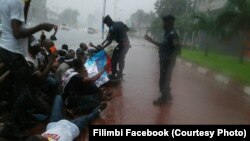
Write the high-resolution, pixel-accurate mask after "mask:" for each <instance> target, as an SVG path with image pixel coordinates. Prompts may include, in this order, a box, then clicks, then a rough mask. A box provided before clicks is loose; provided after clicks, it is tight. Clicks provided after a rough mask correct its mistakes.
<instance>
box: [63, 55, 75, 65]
mask: <svg viewBox="0 0 250 141" xmlns="http://www.w3.org/2000/svg"><path fill="white" fill-rule="evenodd" d="M74 59H75V54H72V53H68V54H66V56H65V60H64V62H65V63H67V64H68V65H69V66H70V67H73V61H74Z"/></svg>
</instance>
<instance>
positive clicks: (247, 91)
mask: <svg viewBox="0 0 250 141" xmlns="http://www.w3.org/2000/svg"><path fill="white" fill-rule="evenodd" d="M178 62H179V63H181V64H183V65H185V66H187V67H188V68H192V69H194V70H195V71H197V72H198V73H200V74H202V75H206V76H208V77H211V78H213V80H215V81H217V82H219V83H222V84H224V85H226V86H228V87H234V88H236V89H238V90H240V91H241V92H243V93H244V94H246V95H249V96H250V86H242V85H241V84H239V83H237V82H235V81H234V80H232V79H230V78H228V77H226V76H224V75H222V74H218V73H214V72H213V71H211V70H209V69H206V68H204V67H201V66H199V65H197V64H194V63H191V62H190V61H187V60H185V59H183V58H178Z"/></svg>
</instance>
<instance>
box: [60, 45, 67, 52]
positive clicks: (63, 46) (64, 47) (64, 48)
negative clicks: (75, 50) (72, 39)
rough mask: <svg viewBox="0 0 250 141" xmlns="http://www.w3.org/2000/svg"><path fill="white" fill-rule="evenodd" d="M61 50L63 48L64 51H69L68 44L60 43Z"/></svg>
mask: <svg viewBox="0 0 250 141" xmlns="http://www.w3.org/2000/svg"><path fill="white" fill-rule="evenodd" d="M62 50H65V51H66V52H68V51H69V46H68V45H67V44H63V45H62Z"/></svg>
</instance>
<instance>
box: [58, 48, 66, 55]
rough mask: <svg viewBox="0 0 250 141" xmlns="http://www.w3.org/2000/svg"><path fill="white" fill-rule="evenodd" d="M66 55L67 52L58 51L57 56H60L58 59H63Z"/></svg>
mask: <svg viewBox="0 0 250 141" xmlns="http://www.w3.org/2000/svg"><path fill="white" fill-rule="evenodd" d="M66 54H67V52H66V51H65V50H62V49H61V50H58V55H59V56H60V57H65V56H66Z"/></svg>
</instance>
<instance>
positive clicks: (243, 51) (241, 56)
mask: <svg viewBox="0 0 250 141" xmlns="http://www.w3.org/2000/svg"><path fill="white" fill-rule="evenodd" d="M245 48H246V47H245V46H244V45H241V51H240V57H239V62H240V63H241V64H244V58H245V57H244V55H245V54H244V53H245Z"/></svg>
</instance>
